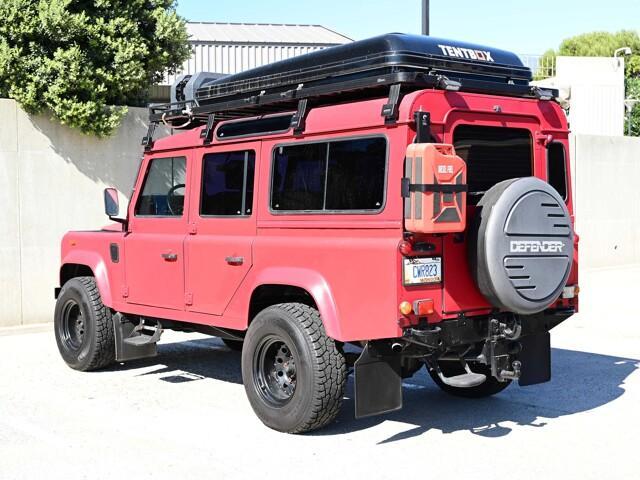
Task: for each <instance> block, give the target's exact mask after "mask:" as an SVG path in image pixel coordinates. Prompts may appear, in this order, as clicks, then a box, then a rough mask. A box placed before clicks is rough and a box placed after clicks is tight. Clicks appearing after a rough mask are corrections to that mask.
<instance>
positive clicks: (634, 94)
mask: <svg viewBox="0 0 640 480" xmlns="http://www.w3.org/2000/svg"><path fill="white" fill-rule="evenodd" d="M627 98H633V99H637V100H638V101H639V103H636V104H635V105H634V107H633V110H631V135H632V136H634V137H640V77H632V78H628V79H627ZM625 113H626V111H625ZM628 129H629V118H628V117H625V126H624V131H625V133H626V132H627V131H628Z"/></svg>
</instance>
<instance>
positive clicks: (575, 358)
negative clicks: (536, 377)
mask: <svg viewBox="0 0 640 480" xmlns="http://www.w3.org/2000/svg"><path fill="white" fill-rule="evenodd" d="M552 365H553V367H552V368H553V371H552V380H551V381H550V382H548V383H544V384H540V385H533V386H529V387H520V386H518V385H511V386H510V387H509V388H507V389H506V390H504V391H503V392H501V393H499V394H497V395H496V396H494V397H489V398H483V399H464V398H458V397H453V396H451V395H448V394H446V393H444V392H442V391H441V390H440V389H439V388H438V387H437V386H436V385H435V384H434V383H433V382H432V381H431V378H430V377H429V376H428V374H427V373H426V372H425V371H424V370H423V371H421V372H420V373H418V374H417V375H415V376H414V377H412V378H410V379H408V380H406V381H405V382H404V388H403V404H404V407H403V409H402V410H399V411H397V412H393V413H391V414H388V415H384V416H378V417H370V418H365V419H360V420H354V419H353V411H354V400H353V382H352V380H351V379H350V381H349V384H348V385H347V392H346V396H345V401H344V403H343V408H342V411H341V413H340V415H339V417H338V419H337V421H336V422H335V423H334V424H332V425H330V426H328V427H327V428H325V429H323V430H320V431H318V432H314V433H312V435H335V434H341V433H351V432H354V431H358V430H363V429H367V428H370V427H372V426H375V425H377V424H379V423H381V422H384V421H385V420H392V421H397V422H402V423H408V424H411V425H414V426H413V427H411V428H409V429H408V430H405V431H404V432H401V433H398V434H395V435H393V436H391V437H389V438H387V439H384V440H382V441H381V442H379V443H390V442H395V441H399V440H404V439H408V438H413V437H417V436H419V435H422V434H423V433H426V432H427V431H429V430H433V429H435V430H440V431H441V432H442V433H453V432H457V431H461V430H466V431H469V432H471V433H473V434H476V435H481V436H483V437H489V438H491V437H503V436H505V435H508V434H509V433H510V432H512V431H513V430H514V429H515V428H516V427H524V428H542V427H544V426H545V425H547V423H549V421H550V420H553V419H556V418H560V417H563V416H566V415H573V414H575V413H580V412H585V411H588V410H592V409H594V408H598V407H601V406H603V405H606V404H607V403H610V402H612V401H614V400H615V399H617V398H618V397H620V396H621V395H623V394H624V393H625V389H624V382H625V379H626V378H627V377H628V376H629V375H630V374H632V373H633V372H634V371H635V370H636V369H638V368H640V360H635V359H629V358H620V357H613V356H608V355H599V354H595V353H589V352H579V351H573V350H564V349H558V348H554V349H552ZM513 424H515V426H514V425H513Z"/></svg>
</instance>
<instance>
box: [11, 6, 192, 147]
mask: <svg viewBox="0 0 640 480" xmlns="http://www.w3.org/2000/svg"><path fill="white" fill-rule="evenodd" d="M0 18H1V19H2V21H0V97H9V98H13V99H15V100H16V101H18V103H20V105H21V106H22V107H23V108H24V109H25V110H26V111H27V112H29V113H33V114H38V113H43V112H46V111H50V112H52V114H53V116H54V117H55V118H57V119H58V120H59V121H60V122H61V123H63V124H66V125H68V126H70V127H73V128H78V129H80V130H81V131H82V132H84V133H91V134H95V135H98V136H107V135H109V134H111V133H112V132H113V131H114V129H115V128H117V127H118V125H119V124H120V121H121V120H122V117H123V116H124V115H125V114H126V111H127V108H126V105H131V104H139V103H140V101H141V100H142V99H143V98H144V96H145V95H146V92H147V91H148V89H149V87H150V86H151V85H152V84H153V83H156V82H158V81H159V80H160V79H161V78H162V75H163V73H164V72H165V71H169V72H174V71H175V70H176V68H177V67H178V66H179V65H181V63H182V62H183V61H184V60H186V59H187V58H188V57H189V55H190V49H189V46H188V43H187V38H188V37H187V31H186V27H185V22H184V20H183V19H182V18H180V17H179V16H178V15H177V13H176V11H175V2H174V0H0Z"/></svg>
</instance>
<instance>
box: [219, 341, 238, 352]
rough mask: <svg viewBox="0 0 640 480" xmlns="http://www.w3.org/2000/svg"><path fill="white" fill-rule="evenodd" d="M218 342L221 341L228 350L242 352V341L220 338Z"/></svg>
mask: <svg viewBox="0 0 640 480" xmlns="http://www.w3.org/2000/svg"><path fill="white" fill-rule="evenodd" d="M220 340H222V343H224V344H225V345H226V346H227V347H228V348H229V349H230V350H233V351H234V352H241V351H242V345H244V341H243V340H230V339H228V338H221V339H220Z"/></svg>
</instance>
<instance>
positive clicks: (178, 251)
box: [124, 151, 191, 310]
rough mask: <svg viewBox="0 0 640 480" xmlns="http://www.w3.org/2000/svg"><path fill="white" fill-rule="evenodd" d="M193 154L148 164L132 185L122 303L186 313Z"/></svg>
mask: <svg viewBox="0 0 640 480" xmlns="http://www.w3.org/2000/svg"><path fill="white" fill-rule="evenodd" d="M190 157H191V152H190V151H181V152H172V153H170V154H165V155H163V154H158V156H154V157H153V158H150V159H146V160H145V163H144V164H143V166H142V167H143V169H144V172H145V175H144V176H143V180H140V179H139V180H138V183H137V184H136V190H135V192H136V194H135V195H134V197H133V199H132V202H131V205H130V206H129V219H130V220H129V229H128V230H129V231H128V233H127V234H126V235H125V239H124V252H125V253H124V262H125V283H126V285H125V292H126V300H127V302H129V303H132V304H137V305H147V306H152V307H159V308H167V309H171V310H184V307H185V296H184V269H185V265H186V264H185V258H184V239H185V236H186V234H187V212H188V206H189V192H190V185H189V183H190V176H191V175H190V170H191V165H190V164H191V158H190Z"/></svg>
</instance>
